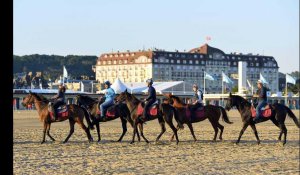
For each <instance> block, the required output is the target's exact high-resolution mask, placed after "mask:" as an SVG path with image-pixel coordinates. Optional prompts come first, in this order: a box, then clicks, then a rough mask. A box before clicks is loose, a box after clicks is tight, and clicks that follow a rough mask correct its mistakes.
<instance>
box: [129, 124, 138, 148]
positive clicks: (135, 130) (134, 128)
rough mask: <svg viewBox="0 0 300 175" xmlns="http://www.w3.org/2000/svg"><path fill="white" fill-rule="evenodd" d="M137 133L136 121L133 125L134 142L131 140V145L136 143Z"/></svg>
mask: <svg viewBox="0 0 300 175" xmlns="http://www.w3.org/2000/svg"><path fill="white" fill-rule="evenodd" d="M136 132H137V122H136V121H135V122H134V124H133V135H132V140H131V142H130V144H133V143H134V138H135V134H136Z"/></svg>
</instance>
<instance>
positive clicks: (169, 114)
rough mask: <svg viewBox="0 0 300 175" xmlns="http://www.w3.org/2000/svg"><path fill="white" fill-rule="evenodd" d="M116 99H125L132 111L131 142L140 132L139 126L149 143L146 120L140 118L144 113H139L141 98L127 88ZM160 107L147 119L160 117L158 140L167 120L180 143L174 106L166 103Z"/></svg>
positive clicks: (164, 129)
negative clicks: (145, 132)
mask: <svg viewBox="0 0 300 175" xmlns="http://www.w3.org/2000/svg"><path fill="white" fill-rule="evenodd" d="M116 100H117V101H124V100H125V102H126V105H127V107H128V109H129V111H130V116H131V118H132V120H133V121H134V131H133V137H132V141H131V142H130V143H131V144H132V143H134V138H135V134H137V132H138V130H137V126H139V129H140V134H141V136H142V138H143V139H144V140H145V141H146V142H147V143H149V141H148V140H147V139H146V138H145V136H144V133H143V123H144V121H143V120H140V116H141V115H142V114H139V113H138V108H139V105H141V106H143V104H142V102H141V101H140V100H139V99H137V98H136V97H135V96H134V95H132V94H130V93H128V92H127V89H126V90H125V91H124V92H122V93H121V94H120V95H119V96H118V97H116ZM158 108H159V109H158V112H157V114H156V115H151V114H150V115H151V118H149V119H147V121H150V120H154V119H158V122H159V124H160V127H161V133H160V134H159V135H158V136H157V138H156V142H157V141H158V140H159V139H160V137H161V136H162V135H163V133H164V132H165V131H166V128H165V122H166V123H167V124H168V125H169V126H170V128H171V129H172V131H173V133H174V135H175V137H176V144H178V142H179V140H178V136H177V130H176V128H175V126H174V125H173V122H172V119H173V116H174V115H175V111H172V108H169V106H168V105H165V104H162V105H160V106H159V107H158Z"/></svg>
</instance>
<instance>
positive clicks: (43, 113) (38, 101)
mask: <svg viewBox="0 0 300 175" xmlns="http://www.w3.org/2000/svg"><path fill="white" fill-rule="evenodd" d="M48 103H49V100H48V99H47V98H45V97H43V96H42V95H39V94H36V93H31V92H30V93H29V94H28V95H27V96H26V97H25V98H24V99H23V102H22V104H23V106H27V105H28V104H34V105H35V107H36V110H37V112H38V114H39V118H40V120H41V121H42V122H43V124H44V130H43V140H42V142H41V143H44V142H45V137H46V132H47V135H48V136H49V138H50V139H51V140H52V141H55V139H54V138H53V137H52V136H51V135H50V126H51V123H53V122H62V121H65V120H67V119H69V124H70V132H69V134H68V136H67V138H66V139H65V140H64V142H63V143H66V142H67V141H68V140H69V138H70V137H71V135H72V134H73V133H74V125H75V123H77V124H78V125H79V126H80V127H81V128H82V129H83V130H84V131H85V133H86V134H87V137H88V140H89V141H90V142H91V141H93V138H92V136H91V134H90V130H89V129H88V128H87V127H86V126H85V125H84V123H83V119H84V118H86V119H87V120H89V119H88V117H89V116H88V115H87V114H85V112H84V110H83V109H82V108H81V107H79V106H77V105H73V104H70V105H67V108H68V115H67V116H66V117H58V120H56V121H54V120H53V119H52V118H51V116H50V113H49V111H48Z"/></svg>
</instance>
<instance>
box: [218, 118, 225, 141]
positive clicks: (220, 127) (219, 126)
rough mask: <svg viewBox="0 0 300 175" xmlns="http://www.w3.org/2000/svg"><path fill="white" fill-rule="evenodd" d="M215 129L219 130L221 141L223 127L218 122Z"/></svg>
mask: <svg viewBox="0 0 300 175" xmlns="http://www.w3.org/2000/svg"><path fill="white" fill-rule="evenodd" d="M217 127H218V128H219V129H220V136H219V139H220V140H223V138H222V135H223V131H224V126H223V125H221V124H220V123H219V122H218V123H217Z"/></svg>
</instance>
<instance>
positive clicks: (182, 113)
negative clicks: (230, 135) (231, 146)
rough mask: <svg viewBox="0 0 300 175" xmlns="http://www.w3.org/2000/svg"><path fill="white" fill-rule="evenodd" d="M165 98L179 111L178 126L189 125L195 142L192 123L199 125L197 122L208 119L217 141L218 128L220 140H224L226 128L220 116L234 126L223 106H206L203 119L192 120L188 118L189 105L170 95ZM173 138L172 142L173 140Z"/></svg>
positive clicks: (192, 118)
mask: <svg viewBox="0 0 300 175" xmlns="http://www.w3.org/2000/svg"><path fill="white" fill-rule="evenodd" d="M165 96H166V97H167V98H168V99H169V100H170V102H171V103H173V106H174V107H175V109H176V110H177V115H176V116H177V117H178V118H176V121H177V123H178V125H179V126H180V125H183V124H187V125H188V127H189V129H190V131H191V134H192V136H193V138H194V141H196V140H197V139H196V136H195V134H194V129H193V125H192V123H197V122H201V121H204V120H206V119H208V120H209V122H210V123H211V125H212V127H213V128H214V131H215V135H214V138H213V140H214V141H215V140H216V138H217V134H218V128H219V129H220V131H221V132H220V136H219V139H220V140H222V134H223V130H224V126H223V125H221V124H220V123H219V119H220V116H221V115H222V118H223V120H224V121H225V122H226V123H228V124H232V122H230V121H229V119H228V116H227V113H226V111H225V109H224V108H223V107H221V106H213V105H206V106H204V107H203V108H204V109H202V110H204V114H203V116H202V117H195V116H193V115H192V116H191V117H190V118H189V117H188V116H187V112H188V111H187V110H190V109H189V105H188V104H185V103H183V102H182V100H181V99H180V98H179V97H177V96H174V95H172V94H170V93H168V94H165ZM179 126H178V127H177V129H179ZM173 137H174V136H172V137H171V140H173Z"/></svg>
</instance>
